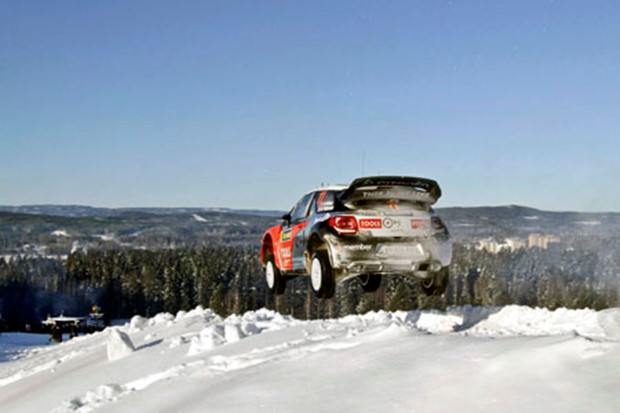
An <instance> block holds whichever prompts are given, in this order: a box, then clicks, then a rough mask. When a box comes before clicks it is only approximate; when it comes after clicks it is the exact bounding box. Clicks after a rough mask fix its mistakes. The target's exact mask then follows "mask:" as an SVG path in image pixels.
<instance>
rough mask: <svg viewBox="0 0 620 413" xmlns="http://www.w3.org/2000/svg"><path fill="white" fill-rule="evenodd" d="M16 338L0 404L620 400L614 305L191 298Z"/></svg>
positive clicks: (573, 405)
mask: <svg viewBox="0 0 620 413" xmlns="http://www.w3.org/2000/svg"><path fill="white" fill-rule="evenodd" d="M584 337H585V338H584ZM9 338H10V337H6V336H0V344H2V343H3V340H6V341H7V343H10V341H9V340H8V339H9ZM134 343H136V344H135V345H134ZM138 343H139V344H138ZM0 347H1V346H0ZM18 350H19V351H17V352H15V353H13V354H17V356H16V357H17V359H15V360H7V361H6V362H3V363H0V406H2V407H1V409H2V413H6V412H39V411H53V412H55V413H67V412H90V411H106V412H112V413H114V412H125V411H184V412H190V413H191V412H203V411H209V412H229V411H257V412H261V411H262V412H271V411H296V412H299V413H304V412H309V413H310V412H316V411H360V412H365V411H399V412H409V411H424V412H427V413H433V412H442V411H453V410H458V411H462V412H478V411H485V412H491V413H494V412H498V413H499V412H502V413H506V412H512V413H517V412H522V411H528V412H529V411H532V412H533V411H541V412H542V411H562V412H564V413H566V412H582V411H597V412H599V411H600V412H603V411H608V412H616V411H620V397H619V396H618V395H617V392H616V387H617V383H618V370H617V368H615V366H618V365H620V309H611V310H606V311H600V312H596V311H592V310H566V309H558V310H555V311H549V310H545V309H532V308H527V307H518V306H510V307H505V308H494V307H462V308H452V309H450V310H448V311H447V312H441V311H396V312H386V311H378V312H369V313H367V314H362V315H351V316H347V317H342V318H339V319H333V320H311V321H302V320H297V319H294V318H292V317H290V316H285V315H281V314H278V313H276V312H274V311H271V310H265V309H263V310H258V311H253V312H248V313H245V314H243V315H233V316H230V317H227V318H222V317H220V316H218V315H217V314H215V313H214V312H213V311H211V310H210V309H204V308H201V307H197V308H195V309H193V310H190V311H187V312H184V311H182V312H179V313H177V314H176V315H172V314H168V313H162V314H158V315H156V316H154V317H152V318H148V319H147V318H144V317H141V316H134V317H133V318H132V319H131V320H130V321H129V322H128V323H126V324H125V325H124V326H121V327H115V328H110V329H107V330H106V331H104V332H101V333H95V334H92V335H88V336H84V337H80V338H79V339H76V340H70V341H67V342H64V343H62V344H59V345H47V346H41V347H31V348H30V350H25V349H18ZM116 360H119V361H120V362H118V363H115V362H110V361H116ZM446 389H449V391H448V392H446ZM541 389H542V390H544V391H541ZM33 394H36V397H32V395H33ZM299 400H305V402H304V403H300V402H299Z"/></svg>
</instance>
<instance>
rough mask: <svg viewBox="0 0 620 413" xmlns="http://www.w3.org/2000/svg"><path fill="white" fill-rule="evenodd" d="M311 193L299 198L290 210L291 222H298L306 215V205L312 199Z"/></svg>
mask: <svg viewBox="0 0 620 413" xmlns="http://www.w3.org/2000/svg"><path fill="white" fill-rule="evenodd" d="M312 195H314V194H312V193H310V194H307V195H305V196H304V197H303V198H301V199H300V200H299V202H298V203H297V205H295V208H293V211H291V222H298V221H301V220H303V219H304V218H305V217H306V216H307V215H308V206H309V205H310V201H312Z"/></svg>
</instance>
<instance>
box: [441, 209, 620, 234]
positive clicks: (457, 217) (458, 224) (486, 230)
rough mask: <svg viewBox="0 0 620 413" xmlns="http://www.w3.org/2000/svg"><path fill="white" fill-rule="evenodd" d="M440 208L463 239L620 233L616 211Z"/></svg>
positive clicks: (619, 218)
mask: <svg viewBox="0 0 620 413" xmlns="http://www.w3.org/2000/svg"><path fill="white" fill-rule="evenodd" d="M437 211H438V212H439V214H440V215H441V216H442V218H443V219H444V220H445V221H446V224H447V225H448V227H449V229H450V232H452V234H454V235H455V236H456V237H458V238H460V239H471V238H480V237H497V238H506V237H526V236H527V235H528V234H531V233H545V234H550V235H557V236H560V237H567V236H568V237H574V236H591V235H596V236H607V235H612V234H616V235H620V213H617V212H606V213H600V212H555V211H542V210H539V209H534V208H528V207H524V206H517V205H510V206H500V207H468V208H439V209H438V210H437Z"/></svg>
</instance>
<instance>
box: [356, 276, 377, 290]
mask: <svg viewBox="0 0 620 413" xmlns="http://www.w3.org/2000/svg"><path fill="white" fill-rule="evenodd" d="M358 278H359V279H360V284H362V289H363V290H364V291H365V292H367V293H374V292H375V291H377V290H378V289H379V287H380V286H381V275H379V274H364V275H360V276H359V277H358Z"/></svg>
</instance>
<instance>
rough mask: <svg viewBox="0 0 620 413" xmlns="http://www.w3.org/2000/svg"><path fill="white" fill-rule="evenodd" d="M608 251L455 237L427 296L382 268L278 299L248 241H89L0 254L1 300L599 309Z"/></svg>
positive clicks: (67, 310)
mask: <svg viewBox="0 0 620 413" xmlns="http://www.w3.org/2000/svg"><path fill="white" fill-rule="evenodd" d="M609 259H610V258H609V257H600V256H599V255H598V254H597V253H595V252H593V251H589V250H586V249H584V250H574V249H573V250H560V249H558V250H546V251H545V250H541V249H538V248H533V249H527V250H526V249H523V250H518V251H516V252H509V251H503V252H501V253H499V254H491V253H488V252H486V251H484V250H478V249H475V248H467V247H465V246H462V245H460V244H456V245H455V249H454V259H453V263H452V266H451V277H450V285H449V287H448V290H447V291H446V293H445V294H444V295H443V296H442V297H426V296H425V295H424V294H423V293H421V290H420V289H419V287H418V284H417V281H416V280H413V279H407V278H404V277H401V276H396V275H395V276H390V277H384V280H383V282H382V285H381V288H380V289H379V291H377V292H376V293H371V294H368V293H364V292H363V291H362V288H361V286H360V285H359V284H358V282H357V280H351V281H348V282H345V283H343V284H341V285H339V286H338V288H337V291H336V295H335V297H334V298H333V299H331V300H318V299H316V298H315V297H314V294H313V293H312V292H311V289H310V286H309V285H308V279H307V277H298V278H296V279H292V280H290V281H289V282H288V285H287V291H286V293H285V294H284V295H283V296H280V297H277V298H274V296H273V295H272V294H271V293H270V292H269V291H268V290H267V289H266V286H265V282H264V280H263V274H262V269H261V265H260V261H259V257H258V253H257V250H256V249H254V248H248V247H201V248H193V249H161V250H153V251H151V250H138V249H119V250H91V251H88V252H74V253H72V254H70V255H69V256H68V257H67V259H66V260H64V261H61V260H56V259H49V258H17V259H12V260H10V261H8V262H7V261H6V260H4V259H0V306H1V307H0V309H1V311H2V318H3V321H4V324H5V328H9V327H11V328H13V329H19V328H20V327H21V326H23V325H25V324H33V323H37V322H39V321H40V320H41V319H44V318H45V317H47V316H48V315H50V314H51V315H57V314H60V313H64V314H65V315H84V314H86V313H87V312H88V309H89V308H90V307H91V306H92V305H95V304H96V305H99V306H100V307H101V308H102V309H103V311H104V313H105V317H106V320H107V321H108V322H109V321H110V320H112V319H123V318H129V317H131V316H133V315H135V314H140V315H143V316H153V315H154V314H157V313H159V312H162V311H166V312H171V313H176V312H177V311H180V310H189V309H192V308H194V307H196V306H197V305H201V306H203V307H205V308H206V307H210V308H212V309H213V310H215V311H216V312H217V313H219V314H221V315H228V314H232V313H236V314H239V313H243V312H245V311H248V310H254V309H258V308H262V307H267V308H273V309H276V310H277V311H279V312H281V313H285V314H291V315H293V316H294V317H297V318H301V319H314V318H326V317H338V316H343V315H347V314H355V313H365V312H367V311H371V310H390V311H394V310H412V309H430V308H436V309H445V308H447V307H449V306H464V305H489V306H502V305H508V304H519V305H528V306H532V307H546V308H550V309H554V308H558V307H567V308H586V307H588V308H594V309H602V308H609V307H615V306H618V305H619V300H618V294H619V293H618V291H619V290H620V286H619V285H618V278H617V277H615V276H613V275H612V276H610V271H609V262H607V260H609ZM612 259H613V257H612ZM613 273H614V272H613V271H611V274H613Z"/></svg>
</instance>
